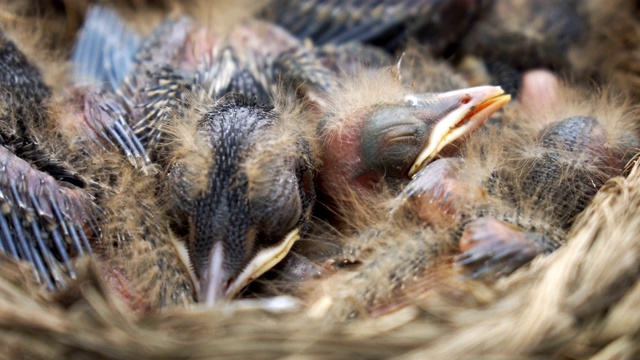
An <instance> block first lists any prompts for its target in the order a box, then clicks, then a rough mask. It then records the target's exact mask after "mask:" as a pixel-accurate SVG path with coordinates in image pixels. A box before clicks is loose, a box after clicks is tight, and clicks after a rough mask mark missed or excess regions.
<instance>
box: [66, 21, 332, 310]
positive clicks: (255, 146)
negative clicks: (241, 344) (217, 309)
mask: <svg viewBox="0 0 640 360" xmlns="http://www.w3.org/2000/svg"><path fill="white" fill-rule="evenodd" d="M105 13H106V14H105ZM114 16H116V15H115V14H113V13H112V12H110V11H108V10H105V9H101V10H96V11H95V12H93V13H91V14H90V15H89V17H90V18H92V19H93V22H92V25H88V26H87V28H86V31H85V32H83V36H81V38H80V39H79V42H78V46H77V50H76V54H78V56H77V57H76V58H77V59H80V60H79V61H81V62H92V61H94V62H98V63H99V64H98V65H95V66H94V65H90V66H80V68H81V69H82V68H93V69H97V71H91V72H90V73H92V74H93V75H92V77H93V78H94V79H100V78H104V77H103V76H104V74H105V72H106V71H107V70H108V69H109V66H105V64H108V63H109V61H110V60H108V59H111V58H113V57H114V56H115V54H113V53H108V52H107V53H103V54H98V59H94V58H93V57H91V56H85V55H93V54H87V51H88V49H90V48H92V46H93V45H94V44H103V43H108V42H109V41H115V40H113V39H112V40H106V39H104V38H105V37H109V36H111V33H105V32H103V31H93V30H92V29H93V28H96V27H98V28H102V29H104V28H106V27H107V23H112V21H111V19H112V18H113V17H114ZM100 24H102V25H101V26H97V25H100ZM116 24H118V23H117V22H116ZM119 24H120V25H119V26H122V27H125V25H124V24H123V23H122V22H120V23H119ZM125 28H126V27H125ZM128 32H129V31H120V32H117V33H116V34H115V36H116V37H125V36H124V35H123V34H125V33H128ZM265 36H271V37H274V38H276V39H279V42H276V43H274V44H272V45H271V47H268V48H265V47H262V46H261V45H262V43H260V42H259V41H257V39H260V38H262V37H265ZM254 38H256V39H254ZM133 48H136V47H135V46H132V47H131V49H133ZM297 48H301V47H300V44H299V42H298V41H297V40H296V39H295V38H293V37H291V36H290V35H288V34H287V33H286V32H284V31H283V30H281V29H279V28H277V27H274V26H271V25H268V24H264V23H259V22H246V23H242V24H239V25H238V26H236V27H234V28H233V29H232V30H231V31H230V32H229V33H228V34H224V35H218V34H214V33H212V32H211V31H209V30H208V29H207V28H205V27H202V26H200V25H198V24H197V23H195V22H194V21H193V20H191V19H189V18H186V17H183V18H180V19H178V20H167V21H165V22H164V23H162V24H161V25H160V26H159V27H158V28H157V29H156V30H155V31H154V33H153V34H152V35H151V36H150V37H148V38H146V39H143V40H141V45H140V46H139V47H137V48H136V50H135V54H131V56H129V57H127V58H128V59H134V60H132V64H131V69H132V70H130V72H129V73H128V74H125V75H124V76H123V77H122V79H124V80H123V81H118V80H117V79H119V78H120V76H116V77H114V79H115V80H114V81H111V82H107V85H108V86H106V89H105V90H104V91H107V92H109V91H113V90H115V92H116V93H117V94H118V95H119V96H120V101H119V104H120V105H121V108H122V109H124V110H126V111H125V113H126V116H125V118H128V119H129V120H128V122H129V123H130V124H131V125H132V127H133V129H134V131H135V134H136V136H138V137H139V138H140V140H141V142H142V143H143V144H144V145H145V147H146V148H147V149H149V152H150V156H151V158H152V159H155V160H156V161H157V162H158V164H159V165H160V166H161V168H162V170H161V174H162V179H161V180H160V181H161V182H162V183H163V184H164V185H163V186H162V189H161V191H160V193H159V194H158V196H159V197H160V198H161V199H164V206H165V208H166V212H167V214H169V215H170V216H171V218H172V219H173V221H172V226H173V229H174V230H175V231H176V232H177V233H178V234H179V235H180V236H181V237H182V239H183V240H184V243H185V244H186V249H187V251H188V255H189V262H190V267H191V268H192V270H193V271H194V276H195V278H196V279H197V284H198V286H197V287H198V288H199V289H198V293H199V296H198V298H199V300H200V301H201V302H204V303H206V304H208V305H213V304H217V303H219V302H221V301H223V300H227V299H230V298H232V297H234V296H235V295H236V294H237V293H238V292H239V291H240V290H242V288H243V287H244V286H245V285H246V284H247V283H249V282H250V281H252V280H253V279H255V278H256V277H258V276H260V275H261V274H262V273H264V272H265V271H267V270H268V269H270V268H271V267H272V266H273V265H274V264H276V263H277V262H279V261H280V260H282V258H283V257H284V256H285V255H286V254H287V252H288V251H289V249H290V248H291V246H292V245H293V243H294V242H295V241H296V240H297V239H298V238H299V237H300V234H301V233H304V231H305V230H306V226H307V225H306V224H307V221H308V218H309V215H310V210H311V206H312V204H313V202H314V199H315V190H314V185H313V175H312V171H311V170H312V168H313V157H312V155H311V151H310V145H309V143H308V141H307V138H308V135H306V134H305V130H304V128H305V126H304V122H303V121H304V119H303V118H302V112H301V111H300V109H299V108H298V106H296V105H295V104H294V103H292V102H289V103H290V104H293V105H286V103H287V102H288V101H289V100H287V97H288V95H287V94H284V95H282V96H281V97H280V98H281V99H283V100H282V101H278V102H276V103H274V99H275V98H277V96H278V95H277V94H276V91H275V90H274V89H276V81H277V80H276V79H278V78H279V76H277V75H276V74H280V73H286V74H289V75H290V76H289V79H291V81H294V82H295V81H296V80H295V79H296V76H297V74H295V71H293V70H291V71H290V70H286V71H285V70H283V69H292V68H295V67H296V66H298V65H297V64H298V63H297V62H296V60H295V59H296V57H295V56H293V57H290V58H286V59H288V60H286V61H285V57H283V56H280V55H282V54H286V53H288V52H291V51H295V50H296V49H297ZM301 49H302V48H301ZM107 50H108V49H107ZM272 56H273V58H275V60H274V59H273V58H272ZM82 59H85V60H82ZM105 59H106V60H105ZM318 79H321V78H320V77H319V78H318ZM303 80H305V81H307V80H308V82H309V83H310V84H313V85H314V86H318V87H320V88H321V87H322V83H319V82H318V83H316V82H314V77H313V74H311V75H310V76H308V77H305V78H304V79H303ZM116 83H120V87H119V88H116V89H110V88H112V87H113V86H112V85H109V84H116Z"/></svg>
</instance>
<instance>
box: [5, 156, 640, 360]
mask: <svg viewBox="0 0 640 360" xmlns="http://www.w3.org/2000/svg"><path fill="white" fill-rule="evenodd" d="M639 234H640V169H638V164H637V163H636V164H635V165H634V167H633V169H632V171H631V173H630V175H629V176H628V177H627V178H622V177H617V178H614V179H612V180H610V181H609V182H608V183H607V184H606V185H605V186H604V187H603V188H602V189H601V191H600V192H599V193H598V195H597V196H596V198H595V199H594V201H593V203H592V204H591V205H590V206H589V207H588V208H587V210H586V211H585V212H584V213H583V216H582V217H581V218H580V220H578V221H577V222H576V224H575V226H574V230H573V232H572V234H571V236H570V241H569V242H568V244H567V245H566V246H564V247H563V248H561V249H560V250H558V251H557V252H555V253H553V254H552V255H550V256H548V257H545V258H540V259H538V260H537V261H534V262H533V263H532V264H531V266H529V267H528V268H525V269H522V270H521V271H519V272H517V273H515V274H514V275H512V276H511V277H509V278H507V279H505V280H504V281H502V282H498V283H496V284H495V285H494V286H493V290H494V292H495V295H493V296H494V298H493V300H492V301H490V302H489V303H488V304H484V305H478V306H477V307H472V308H470V307H468V306H464V307H463V306H460V305H455V304H459V303H460V302H459V301H457V300H455V301H454V300H453V299H450V298H447V295H443V294H447V293H446V292H444V293H443V294H441V295H440V296H435V297H429V299H428V300H426V301H421V302H419V303H416V304H414V305H411V306H408V307H405V308H404V309H402V310H399V311H396V312H394V313H392V314H389V315H386V316H384V317H381V318H378V319H357V320H352V321H348V322H341V323H332V322H329V321H324V320H323V319H317V318H313V317H310V316H309V315H310V312H309V311H308V309H305V308H302V309H300V310H299V311H297V312H293V313H286V314H279V315H278V314H269V313H266V312H264V311H260V310H247V311H234V312H229V311H225V310H223V309H200V308H196V309H188V310H175V311H174V312H171V313H162V314H154V315H145V316H143V317H140V316H138V315H135V314H134V313H132V312H130V311H129V310H127V309H126V307H124V306H123V305H122V304H121V303H120V302H119V300H118V299H116V298H115V297H114V296H113V295H112V294H110V293H109V291H108V290H107V287H106V286H105V285H104V284H103V281H102V279H101V278H100V276H99V275H98V271H97V270H96V269H97V268H96V267H95V266H94V264H93V263H91V262H90V261H86V262H85V263H84V264H80V265H81V266H79V267H80V269H81V271H80V273H81V275H80V276H81V280H80V281H77V282H76V283H75V285H74V286H73V287H72V288H71V289H69V290H68V291H67V292H66V293H65V294H62V295H59V296H57V297H55V298H53V297H52V295H50V294H46V293H38V292H37V291H36V290H35V289H36V288H35V287H34V286H32V285H30V283H29V282H28V281H27V282H25V279H28V278H29V274H30V272H29V270H28V269H25V268H22V267H21V266H20V265H18V264H15V263H12V262H10V261H8V260H3V261H1V262H0V267H1V268H2V269H1V271H2V274H3V276H2V278H0V344H1V346H2V349H3V351H2V355H4V356H7V357H8V358H26V357H28V358H47V359H52V358H60V359H70V358H73V359H76V358H78V359H79V358H91V359H96V358H117V359H140V358H158V359H161V358H167V359H180V358H214V357H216V358H239V359H245V358H254V359H255V358H265V359H271V358H280V357H286V356H294V357H296V358H297V357H301V358H349V359H351V358H355V357H364V358H389V357H399V358H408V359H425V358H477V357H478V356H483V357H507V358H513V357H519V358H528V357H544V358H547V357H568V358H583V357H587V356H593V357H594V358H596V359H608V358H622V359H632V358H637V357H638V356H640V310H638V306H637V305H638V304H639V303H640V276H639V275H640V235H639ZM458 296H460V295H459V294H458ZM469 296H471V295H470V294H469ZM467 305H468V303H467Z"/></svg>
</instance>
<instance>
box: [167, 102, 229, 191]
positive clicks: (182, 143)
mask: <svg viewBox="0 0 640 360" xmlns="http://www.w3.org/2000/svg"><path fill="white" fill-rule="evenodd" d="M185 98H186V99H187V100H186V102H187V104H188V105H187V106H181V107H180V108H179V110H176V111H173V112H172V113H171V114H170V116H169V118H168V120H167V124H166V125H165V126H163V129H162V131H163V132H164V133H165V134H166V147H167V148H168V149H169V150H168V151H167V154H166V155H165V156H166V161H165V162H166V163H167V164H168V165H167V166H166V167H165V169H167V170H169V169H171V168H172V166H173V165H175V164H181V166H183V167H184V170H183V173H184V176H185V177H186V180H187V181H185V183H187V184H189V189H188V191H189V194H190V195H191V196H192V197H196V195H197V194H199V193H202V192H205V191H207V189H208V188H209V172H208V171H205V170H209V169H212V168H213V161H214V159H213V154H214V151H213V146H215V144H212V143H211V139H210V138H209V136H208V134H207V133H206V132H203V131H200V130H198V123H199V122H200V121H201V120H202V118H203V117H204V116H205V114H206V113H208V112H210V111H212V110H213V108H214V107H215V105H216V103H217V100H215V99H212V98H210V97H207V96H205V95H204V94H203V93H202V92H200V91H193V92H190V93H188V94H186V95H185Z"/></svg>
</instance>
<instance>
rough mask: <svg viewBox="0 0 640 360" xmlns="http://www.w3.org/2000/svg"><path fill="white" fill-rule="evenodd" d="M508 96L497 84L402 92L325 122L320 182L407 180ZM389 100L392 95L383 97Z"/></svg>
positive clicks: (331, 185) (352, 184) (329, 185)
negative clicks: (410, 92)
mask: <svg viewBox="0 0 640 360" xmlns="http://www.w3.org/2000/svg"><path fill="white" fill-rule="evenodd" d="M510 98H511V97H510V95H507V94H504V91H503V90H502V89H501V88H500V87H497V86H480V87H474V88H468V89H461V90H454V91H449V92H443V93H427V94H409V95H407V94H404V95H402V96H400V97H398V98H397V99H396V101H395V102H390V101H387V102H386V103H382V104H377V105H373V106H370V107H368V108H363V109H360V110H355V111H353V112H351V113H348V112H344V111H343V112H342V114H340V115H339V116H338V118H334V119H330V120H326V121H325V122H324V123H322V124H321V125H320V126H321V137H322V139H323V144H322V146H323V154H322V156H323V163H322V166H323V168H322V170H321V176H322V179H321V182H322V187H323V188H325V189H324V190H325V192H332V191H333V190H336V191H340V189H338V188H336V185H335V184H341V185H339V186H342V187H344V184H345V183H346V185H347V186H346V187H347V188H349V189H352V188H364V189H367V188H374V187H376V186H379V184H381V183H383V180H384V182H385V183H387V184H391V185H393V184H394V182H398V181H401V182H406V181H408V180H409V179H410V178H411V177H413V176H414V175H415V174H416V173H417V172H418V170H420V169H421V168H422V167H423V166H424V165H425V164H427V163H429V162H431V161H432V160H434V159H435V158H436V157H437V155H438V154H439V153H440V152H441V150H442V149H443V148H445V146H447V145H449V144H452V143H453V142H454V141H456V140H458V139H461V138H464V137H465V136H467V135H469V134H470V133H472V132H473V131H474V130H476V129H477V128H478V127H480V126H481V125H482V124H483V123H484V122H485V121H486V120H487V119H488V118H489V116H491V114H493V113H494V112H495V111H497V110H499V109H500V108H501V107H502V106H503V105H505V104H506V103H507V102H508V101H509V99H510ZM385 100H388V99H385Z"/></svg>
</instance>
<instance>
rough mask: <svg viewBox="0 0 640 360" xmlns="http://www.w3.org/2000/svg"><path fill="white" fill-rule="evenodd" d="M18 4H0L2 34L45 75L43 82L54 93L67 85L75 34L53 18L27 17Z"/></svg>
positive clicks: (45, 16)
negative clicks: (68, 62) (67, 59)
mask: <svg viewBox="0 0 640 360" xmlns="http://www.w3.org/2000/svg"><path fill="white" fill-rule="evenodd" d="M24 12H25V10H24V9H20V6H19V5H18V4H10V2H5V3H3V4H0V31H2V33H3V34H4V35H5V36H7V37H8V38H9V39H11V40H12V41H13V42H14V43H15V44H16V46H17V47H18V49H19V50H20V51H21V52H22V53H24V54H25V55H26V57H27V59H29V61H30V62H31V63H32V64H33V65H35V66H36V67H37V68H38V69H40V71H41V72H42V76H43V80H44V82H45V83H46V84H47V85H49V86H51V87H52V88H53V90H54V91H56V90H60V89H61V88H62V87H63V86H65V85H67V81H66V76H67V74H68V71H69V69H68V64H67V63H66V61H65V60H64V59H66V58H67V57H68V56H69V54H70V52H71V49H72V41H73V40H74V39H73V36H74V34H73V33H72V32H71V31H70V30H69V29H68V28H67V27H66V26H65V25H66V24H63V23H60V21H59V20H58V19H57V18H56V17H54V16H52V15H53V14H46V13H45V14H42V15H43V16H41V17H36V16H33V15H26V14H24Z"/></svg>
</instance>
